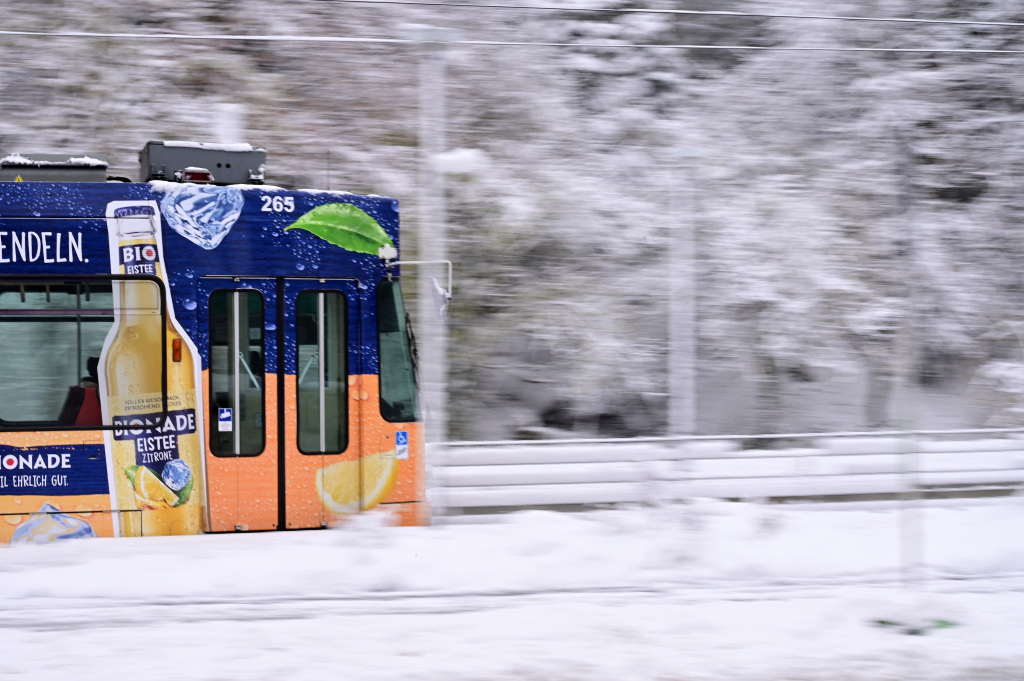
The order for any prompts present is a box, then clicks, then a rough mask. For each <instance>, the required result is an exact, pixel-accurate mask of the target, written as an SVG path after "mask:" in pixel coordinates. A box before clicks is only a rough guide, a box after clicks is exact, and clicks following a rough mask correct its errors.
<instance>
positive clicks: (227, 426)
mask: <svg viewBox="0 0 1024 681" xmlns="http://www.w3.org/2000/svg"><path fill="white" fill-rule="evenodd" d="M231 421H232V418H231V407H221V408H219V409H217V430H218V431H219V432H221V433H227V432H231V430H232V427H233V426H232V424H231Z"/></svg>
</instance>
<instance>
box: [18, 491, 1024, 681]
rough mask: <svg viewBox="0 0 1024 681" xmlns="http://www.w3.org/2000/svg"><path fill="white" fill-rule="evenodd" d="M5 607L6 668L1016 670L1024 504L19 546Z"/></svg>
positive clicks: (322, 673) (40, 672)
mask: <svg viewBox="0 0 1024 681" xmlns="http://www.w3.org/2000/svg"><path fill="white" fill-rule="evenodd" d="M915 555H921V556H923V558H924V560H923V564H924V566H925V569H924V570H922V571H915V570H912V569H911V570H905V569H904V568H906V567H907V566H910V567H913V563H914V561H915V559H914V556H915ZM906 577H911V578H915V577H921V579H913V580H911V581H910V582H905V581H904V578H906ZM0 603H2V611H0V628H2V629H3V641H4V643H3V647H2V653H0V679H8V678H11V679H23V678H24V679H36V678H46V679H75V680H76V681H84V680H88V679H104V680H110V679H122V678H124V679H129V678H130V679H138V678H169V679H211V680H214V679H216V680H229V679H230V680H234V679H274V680H275V681H277V680H280V679H325V678H336V679H345V680H346V681H363V680H370V679H396V678H407V679H438V680H440V679H445V680H452V679H466V680H473V681H485V680H491V679H516V680H523V681H526V680H529V681H538V680H543V681H551V680H560V679H566V680H573V679H588V680H589V679H600V680H602V681H604V680H606V679H638V680H647V679H651V680H655V679H657V680H659V681H670V680H680V681H683V680H686V681H689V680H708V681H710V680H718V679H723V680H725V679H728V680H729V681H736V680H747V679H749V680H751V681H783V680H793V681H797V680H808V681H811V680H813V681H835V680H851V681H854V680H856V681H859V680H862V679H863V680H865V681H866V680H870V681H883V680H886V679H938V680H945V679H950V680H952V679H956V680H957V681H960V680H962V681H978V680H987V681H996V680H1003V679H1005V680H1007V681H1009V680H1011V679H1012V680H1018V679H1022V678H1024V499H1022V498H1020V497H1017V498H1005V499H1001V500H988V501H980V500H975V501H946V502H943V504H942V505H926V506H922V507H918V508H916V509H911V510H909V511H908V510H907V509H905V508H904V509H901V508H900V507H899V506H893V505H889V506H877V507H872V506H831V507H830V506H821V505H819V506H815V505H800V506H760V505H748V504H737V503H727V502H717V501H706V500H698V501H693V502H691V503H688V504H680V505H671V506H664V507H644V508H635V509H627V510H610V511H596V512H591V513H586V514H556V513H549V512H539V511H530V512H521V513H516V514H511V515H508V516H503V517H498V518H494V519H493V520H492V521H491V522H486V523H473V524H456V523H451V524H444V525H437V526H434V527H428V528H393V527H386V526H384V525H383V524H382V522H381V518H380V516H365V517H359V518H356V519H355V520H354V521H353V522H351V523H349V524H348V525H347V526H345V527H342V528H336V529H331V530H326V531H307V532H290V533H268V534H243V535H226V536H200V537H173V538H146V539H119V540H116V539H110V540H108V539H93V540H78V541H73V542H67V543H61V544H53V545H45V546H16V547H10V548H6V549H3V550H0Z"/></svg>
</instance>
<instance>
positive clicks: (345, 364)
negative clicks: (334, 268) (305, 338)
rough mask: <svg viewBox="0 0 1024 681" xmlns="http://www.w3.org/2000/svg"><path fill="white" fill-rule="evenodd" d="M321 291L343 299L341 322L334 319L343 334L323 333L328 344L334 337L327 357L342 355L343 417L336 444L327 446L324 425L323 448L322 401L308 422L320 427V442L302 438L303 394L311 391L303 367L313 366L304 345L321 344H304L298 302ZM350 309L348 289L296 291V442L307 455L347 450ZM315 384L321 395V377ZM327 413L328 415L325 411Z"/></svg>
mask: <svg viewBox="0 0 1024 681" xmlns="http://www.w3.org/2000/svg"><path fill="white" fill-rule="evenodd" d="M321 293H322V294H324V295H325V297H326V296H328V295H329V296H331V297H332V298H333V299H334V300H335V301H336V302H338V303H340V307H341V311H340V313H339V315H338V316H339V317H340V323H335V325H334V328H335V329H337V330H338V331H339V332H340V338H339V337H338V336H333V337H332V336H330V335H329V334H327V333H325V335H324V339H325V345H326V344H327V341H331V346H330V347H328V349H327V352H326V353H325V354H327V355H328V360H329V359H330V357H331V356H332V355H333V356H335V358H336V359H340V362H339V363H340V365H341V374H340V376H341V380H340V381H339V382H338V385H339V387H340V391H339V392H338V394H337V403H338V404H337V406H338V408H339V410H338V411H339V416H340V418H339V419H338V420H337V425H338V433H337V438H336V442H332V443H331V444H336V445H337V446H333V447H328V446H326V444H327V443H326V435H327V434H326V427H325V438H324V440H325V444H324V446H323V447H322V448H321V447H319V445H320V441H319V426H320V407H319V402H318V404H317V409H316V413H315V414H314V421H312V422H310V423H309V424H311V425H315V426H316V427H317V433H316V435H317V443H316V444H317V447H309V446H308V444H309V443H304V442H303V440H304V439H305V438H304V437H303V426H304V425H307V424H305V423H304V419H305V415H306V414H307V413H308V409H307V408H304V407H303V406H302V405H303V395H304V394H308V393H304V392H303V388H302V386H303V383H304V381H303V380H302V379H303V374H304V373H305V372H304V369H306V370H307V371H308V370H309V369H310V368H311V366H304V365H305V364H308V362H307V363H304V362H303V354H302V348H303V347H304V346H309V345H313V346H314V347H318V343H313V344H311V343H305V344H303V343H301V340H302V334H303V333H306V332H304V331H303V321H302V317H301V314H302V312H301V308H300V302H299V301H300V299H302V298H305V297H307V296H310V295H317V296H319V294H321ZM349 309H350V305H349V300H348V297H347V296H346V295H345V293H344V292H343V291H340V290H338V289H306V290H303V291H300V292H299V293H298V295H296V297H295V366H296V373H295V409H296V420H295V444H296V447H297V448H298V450H299V452H300V453H302V454H304V455H307V456H319V455H322V454H341V453H343V452H344V451H345V450H347V449H348V446H349V441H350V440H351V433H350V432H349V419H350V414H349V403H348V401H349V384H348V377H349V361H348V345H349V341H350V339H349ZM324 310H325V315H326V310H327V304H326V300H325V305H324ZM314 332H315V327H314ZM316 366H317V368H318V370H319V359H318V361H317V365H316ZM331 366H332V363H331V362H330V361H328V362H327V367H328V368H330V367H331ZM316 385H317V394H315V395H314V397H316V396H318V395H319V386H320V384H319V381H318V382H317V384H316ZM326 406H327V405H326V399H325V405H324V408H325V411H326ZM325 416H326V414H325Z"/></svg>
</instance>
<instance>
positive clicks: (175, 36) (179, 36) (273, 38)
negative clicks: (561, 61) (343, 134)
mask: <svg viewBox="0 0 1024 681" xmlns="http://www.w3.org/2000/svg"><path fill="white" fill-rule="evenodd" d="M0 36H23V37H42V38H105V39H131V40H192V41H235V42H246V41H253V42H296V43H348V44H381V45H420V44H424V43H433V44H439V43H443V44H446V45H466V46H483V47H575V48H580V47H591V48H601V49H614V48H626V49H660V50H747V51H772V50H788V51H795V52H892V53H910V54H1024V49H1021V50H1007V49H997V48H993V49H985V48H941V47H848V46H835V45H701V44H689V43H666V44H656V43H628V42H600V43H597V42H538V41H516V40H462V39H458V38H456V39H452V40H444V41H432V40H418V39H415V38H363V37H350V36H308V35H234V34H227V33H220V34H193V33H100V32H89V31H10V30H0Z"/></svg>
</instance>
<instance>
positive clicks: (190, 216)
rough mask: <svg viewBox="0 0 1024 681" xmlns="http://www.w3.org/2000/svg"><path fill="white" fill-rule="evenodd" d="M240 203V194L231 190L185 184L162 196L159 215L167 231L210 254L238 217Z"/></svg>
mask: <svg viewBox="0 0 1024 681" xmlns="http://www.w3.org/2000/svg"><path fill="white" fill-rule="evenodd" d="M243 203H245V199H244V198H243V197H242V192H241V191H239V190H238V189H235V188H234V187H207V186H202V185H194V184H186V185H182V186H180V187H173V188H171V189H169V190H168V191H167V193H166V194H164V198H163V200H161V201H160V212H161V213H163V216H164V220H166V221H167V224H168V225H170V227H171V229H173V230H174V231H175V232H177V233H178V234H180V235H182V236H183V237H185V238H186V239H188V240H189V241H191V242H192V243H194V244H195V245H197V246H202V247H203V248H205V249H206V250H208V251H212V250H213V249H215V248H217V246H218V245H220V242H221V241H223V240H224V237H226V236H227V234H228V232H230V231H231V227H232V226H233V225H234V224H235V222H236V221H237V220H238V216H239V215H241V214H242V204H243Z"/></svg>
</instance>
